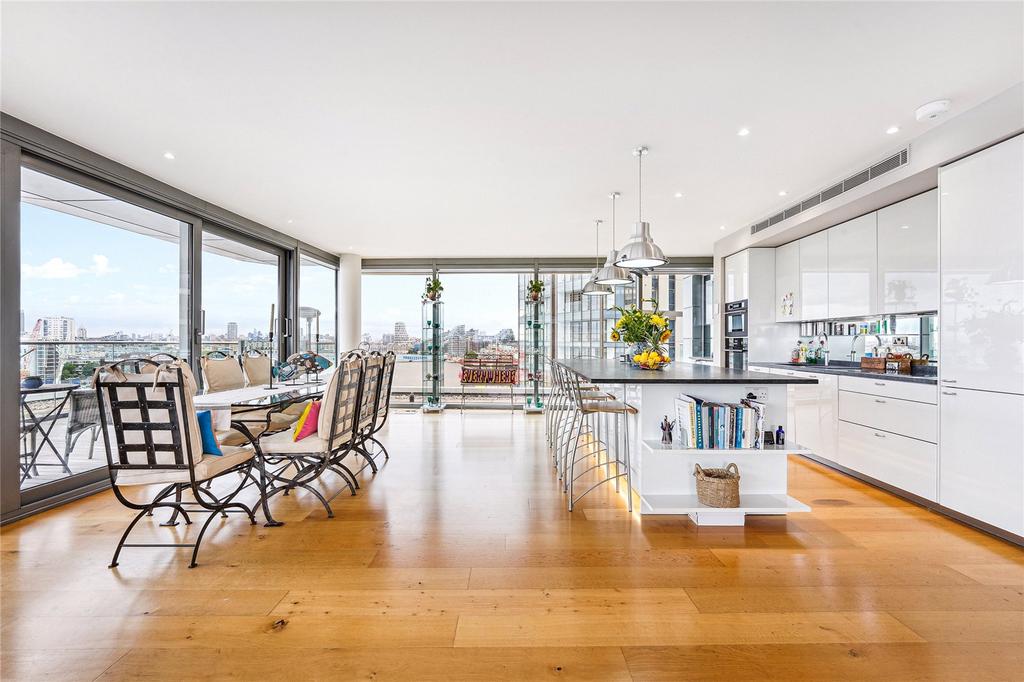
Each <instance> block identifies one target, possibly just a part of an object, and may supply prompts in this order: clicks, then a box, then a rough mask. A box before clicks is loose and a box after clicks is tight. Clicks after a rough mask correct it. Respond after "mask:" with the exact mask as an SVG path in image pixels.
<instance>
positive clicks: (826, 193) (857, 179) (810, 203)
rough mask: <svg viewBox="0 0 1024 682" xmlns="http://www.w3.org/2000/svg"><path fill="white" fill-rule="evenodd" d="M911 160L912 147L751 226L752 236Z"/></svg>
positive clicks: (905, 148)
mask: <svg viewBox="0 0 1024 682" xmlns="http://www.w3.org/2000/svg"><path fill="white" fill-rule="evenodd" d="M909 160H910V147H904V148H903V149H901V150H899V151H898V152H896V153H895V154H893V155H892V156H890V157H888V158H887V159H884V160H882V161H879V162H878V163H876V164H875V165H873V166H869V167H868V168H865V169H864V170H862V171H860V172H858V173H854V174H853V175H851V176H850V177H848V178H846V179H845V180H843V181H842V182H838V183H836V184H834V185H832V186H831V187H829V188H827V189H824V190H822V191H820V192H818V193H817V194H815V195H813V196H809V197H807V198H806V199H804V200H803V201H801V202H800V203H798V204H793V205H792V206H790V207H789V208H787V209H785V210H783V211H781V212H779V213H776V214H775V215H773V216H771V217H770V218H766V219H764V220H761V221H759V222H757V223H755V224H754V225H751V226H750V234H757V233H758V232H760V231H761V230H764V229H767V228H769V227H771V226H772V225H777V224H778V223H781V222H782V221H783V220H786V219H787V218H792V217H793V216H795V215H797V214H799V213H802V212H803V211H806V210H807V209H809V208H812V207H814V206H817V205H818V204H822V203H824V202H826V201H828V200H829V199H835V198H836V197H837V196H839V195H840V194H842V193H843V192H849V191H850V190H851V189H853V188H854V187H859V186H860V185H863V184H864V183H865V182H868V181H869V180H874V179H875V178H877V177H878V176H880V175H884V174H885V173H888V172H889V171H891V170H895V169H897V168H899V167H900V166H905V165H907V162H908V161H909Z"/></svg>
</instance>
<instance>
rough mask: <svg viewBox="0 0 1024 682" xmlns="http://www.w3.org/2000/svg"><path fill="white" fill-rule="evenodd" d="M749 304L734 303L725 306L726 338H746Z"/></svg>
mask: <svg viewBox="0 0 1024 682" xmlns="http://www.w3.org/2000/svg"><path fill="white" fill-rule="evenodd" d="M746 336H747V302H746V301H733V302H732V303H726V304H725V338H727V339H733V338H740V337H742V338H746Z"/></svg>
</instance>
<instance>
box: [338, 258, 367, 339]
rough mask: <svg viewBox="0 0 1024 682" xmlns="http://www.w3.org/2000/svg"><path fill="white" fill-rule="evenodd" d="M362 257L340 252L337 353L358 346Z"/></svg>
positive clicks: (361, 319)
mask: <svg viewBox="0 0 1024 682" xmlns="http://www.w3.org/2000/svg"><path fill="white" fill-rule="evenodd" d="M362 282H363V257H362V256H359V255H357V254H354V253H343V254H341V261H340V263H339V266H338V353H339V354H340V353H345V352H347V351H350V350H352V349H353V348H358V347H359V342H360V340H361V338H362V329H363V311H362V304H363V290H362Z"/></svg>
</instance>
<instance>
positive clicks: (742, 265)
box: [725, 251, 750, 303]
mask: <svg viewBox="0 0 1024 682" xmlns="http://www.w3.org/2000/svg"><path fill="white" fill-rule="evenodd" d="M749 291H750V256H749V253H748V252H747V251H740V252H739V253H734V254H733V255H731V256H728V257H726V259H725V302H726V303H731V302H732V301H744V300H746V299H747V298H749Z"/></svg>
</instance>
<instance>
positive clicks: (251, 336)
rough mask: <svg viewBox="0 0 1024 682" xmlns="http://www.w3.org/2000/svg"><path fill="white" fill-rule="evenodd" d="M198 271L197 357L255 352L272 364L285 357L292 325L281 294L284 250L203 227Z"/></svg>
mask: <svg viewBox="0 0 1024 682" xmlns="http://www.w3.org/2000/svg"><path fill="white" fill-rule="evenodd" d="M200 272H201V279H202V288H201V291H202V298H201V301H202V303H201V313H200V323H199V324H200V328H199V330H198V332H199V334H198V335H199V337H200V349H199V352H200V354H201V355H206V354H207V353H211V352H215V351H221V352H224V353H227V354H230V355H238V354H242V353H247V352H259V353H263V354H266V355H271V356H272V358H273V360H274V361H275V362H277V361H279V360H281V359H282V358H283V357H285V356H286V354H287V353H288V352H289V349H290V344H289V343H288V341H289V336H290V334H291V331H292V325H291V322H290V320H289V318H288V310H287V306H285V305H283V303H284V297H283V296H282V291H283V290H284V284H285V252H284V250H282V249H278V248H276V247H273V246H271V245H269V244H265V243H261V242H258V241H256V240H251V239H247V238H244V237H241V236H239V235H234V234H232V233H231V232H229V231H226V230H221V229H218V228H216V227H210V226H207V227H205V228H204V229H203V243H202V268H201V271H200ZM271 334H273V341H271Z"/></svg>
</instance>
